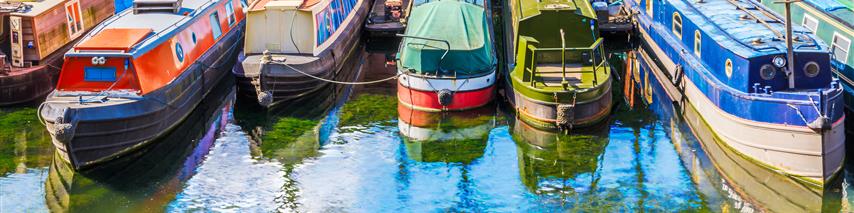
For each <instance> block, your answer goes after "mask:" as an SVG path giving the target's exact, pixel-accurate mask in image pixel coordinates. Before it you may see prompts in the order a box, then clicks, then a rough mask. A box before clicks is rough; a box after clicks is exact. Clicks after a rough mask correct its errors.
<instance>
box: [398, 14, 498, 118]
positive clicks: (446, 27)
mask: <svg viewBox="0 0 854 213" xmlns="http://www.w3.org/2000/svg"><path fill="white" fill-rule="evenodd" d="M438 14H442V15H438ZM407 22H408V26H407V28H406V34H405V35H401V37H403V41H402V42H401V45H400V50H399V53H398V56H397V61H398V62H397V70H398V75H399V78H398V86H397V97H398V99H399V100H400V103H401V104H403V105H404V106H406V107H409V108H413V109H415V110H421V111H430V112H439V111H460V110H467V109H474V108H477V107H481V106H484V105H486V104H488V103H490V102H491V101H492V99H493V97H494V96H495V80H496V65H497V58H496V57H495V53H494V49H493V46H492V43H493V42H492V40H491V37H490V29H489V26H490V25H491V24H490V20H489V19H488V18H487V14H486V10H485V9H484V7H483V5H477V4H473V3H468V2H464V1H457V0H439V1H432V2H424V3H422V4H416V5H414V6H413V8H412V12H410V14H409V19H408V20H407Z"/></svg>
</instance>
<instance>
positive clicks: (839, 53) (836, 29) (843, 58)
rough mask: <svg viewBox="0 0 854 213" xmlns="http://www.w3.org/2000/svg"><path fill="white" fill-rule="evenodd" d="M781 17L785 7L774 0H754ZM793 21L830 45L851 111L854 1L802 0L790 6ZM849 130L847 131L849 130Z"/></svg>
mask: <svg viewBox="0 0 854 213" xmlns="http://www.w3.org/2000/svg"><path fill="white" fill-rule="evenodd" d="M757 1H759V2H761V3H762V4H763V5H765V7H768V8H769V9H771V10H773V11H775V12H777V13H778V14H779V15H781V16H783V15H785V14H786V7H785V5H783V4H778V3H775V2H777V1H775V0H757ZM791 13H792V24H793V25H801V26H803V27H804V28H806V29H807V30H810V31H812V32H813V33H815V34H816V35H817V36H818V37H819V38H820V39H821V40H823V41H824V42H825V43H827V44H829V46H830V48H831V51H832V53H833V54H832V55H831V58H832V59H833V60H831V64H832V65H833V71H834V72H835V74H836V76H837V77H838V78H839V79H840V80H841V82H842V85H843V86H844V88H845V106H846V107H845V108H846V111H847V112H848V113H850V112H854V54H851V50H852V49H854V43H852V42H851V41H852V39H854V2H852V1H851V0H804V1H801V2H795V3H793V4H792V6H791ZM849 131H850V130H849Z"/></svg>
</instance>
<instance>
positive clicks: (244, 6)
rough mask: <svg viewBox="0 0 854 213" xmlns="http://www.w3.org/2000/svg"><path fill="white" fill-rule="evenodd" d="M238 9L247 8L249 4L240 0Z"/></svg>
mask: <svg viewBox="0 0 854 213" xmlns="http://www.w3.org/2000/svg"><path fill="white" fill-rule="evenodd" d="M240 7H241V8H247V7H249V2H246V0H240Z"/></svg>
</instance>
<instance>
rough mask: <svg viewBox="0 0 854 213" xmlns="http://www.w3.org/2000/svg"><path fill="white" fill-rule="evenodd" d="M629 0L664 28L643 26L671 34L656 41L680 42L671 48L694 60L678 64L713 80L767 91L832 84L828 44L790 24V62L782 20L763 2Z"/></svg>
mask: <svg viewBox="0 0 854 213" xmlns="http://www.w3.org/2000/svg"><path fill="white" fill-rule="evenodd" d="M633 1H635V2H636V3H638V4H640V5H643V9H644V11H641V12H643V13H645V14H646V16H647V17H651V18H652V19H653V21H655V22H658V23H660V24H661V25H663V26H665V27H666V29H656V28H651V27H650V26H642V27H644V28H645V29H646V30H649V31H656V30H658V31H662V30H663V31H664V32H663V33H666V34H669V35H671V36H669V37H662V38H660V41H659V42H679V43H681V44H680V45H676V46H679V47H682V48H684V49H681V50H673V51H675V52H680V53H681V54H690V55H693V56H694V57H685V58H696V59H697V60H696V61H694V60H685V61H684V62H683V63H681V64H683V65H682V66H691V68H694V69H697V68H700V67H706V68H708V70H709V71H710V72H712V73H711V74H712V75H713V76H714V77H715V78H716V79H717V80H719V81H720V82H722V83H724V84H726V85H727V86H729V87H732V88H734V89H736V90H738V91H741V92H744V93H760V94H763V93H764V94H770V93H772V92H775V91H797V90H807V89H820V88H826V87H827V86H828V85H830V82H831V80H832V76H831V71H830V68H831V67H830V52H829V49H828V48H827V45H826V44H824V43H823V42H822V41H820V40H818V39H816V37H815V35H814V34H812V33H810V31H809V30H808V29H806V28H803V27H801V26H794V28H793V36H792V37H793V42H794V45H793V47H794V54H795V55H794V58H795V61H794V62H788V61H787V59H786V58H787V47H786V39H785V35H786V31H785V20H784V19H783V18H781V17H778V16H776V15H774V13H773V12H772V11H770V10H768V9H767V8H765V7H764V6H763V5H761V4H758V3H755V2H752V1H751V0H702V1H696V0H670V1H662V0H633ZM674 38H675V39H674ZM660 46H668V45H663V44H660ZM672 58H679V57H672ZM788 63H794V67H795V70H794V71H793V72H791V73H792V74H793V75H794V81H793V85H791V83H790V80H789V79H790V78H789V77H787V73H789V71H787V70H786V69H787V64H788Z"/></svg>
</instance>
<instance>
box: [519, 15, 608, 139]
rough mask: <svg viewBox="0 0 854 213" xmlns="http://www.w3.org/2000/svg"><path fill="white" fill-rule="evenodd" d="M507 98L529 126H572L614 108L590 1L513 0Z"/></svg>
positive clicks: (604, 115) (596, 118)
mask: <svg viewBox="0 0 854 213" xmlns="http://www.w3.org/2000/svg"><path fill="white" fill-rule="evenodd" d="M512 2H513V3H512V4H511V8H510V10H511V12H512V19H511V20H512V29H510V32H511V33H509V34H510V35H514V40H515V41H514V42H515V60H511V61H515V63H513V64H512V65H511V68H510V69H511V70H510V72H509V73H508V74H507V77H506V78H505V79H506V81H508V82H507V84H506V85H507V86H510V88H507V89H506V90H505V91H507V92H508V95H507V96H508V97H507V98H508V100H509V102H510V103H511V104H512V105H513V106H514V108H515V109H516V111H517V113H516V116H518V117H519V118H520V119H521V120H522V121H524V122H527V123H528V124H529V125H531V126H534V127H537V128H540V129H546V130H554V129H561V130H570V129H573V128H580V127H587V126H591V125H595V124H597V123H599V122H600V121H603V120H605V118H607V117H608V115H609V114H610V112H611V107H612V106H611V105H612V101H611V68H610V66H609V64H608V62H607V60H605V59H606V58H605V57H606V55H605V50H604V48H603V45H602V42H603V40H604V39H603V38H601V37H599V23H598V21H597V16H596V13H595V12H594V10H593V8H592V7H591V5H590V2H589V1H588V0H545V1H537V0H521V1H512ZM511 91H512V94H509V93H510V92H511Z"/></svg>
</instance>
